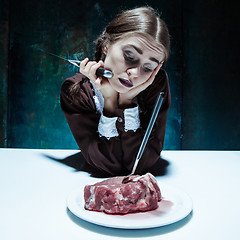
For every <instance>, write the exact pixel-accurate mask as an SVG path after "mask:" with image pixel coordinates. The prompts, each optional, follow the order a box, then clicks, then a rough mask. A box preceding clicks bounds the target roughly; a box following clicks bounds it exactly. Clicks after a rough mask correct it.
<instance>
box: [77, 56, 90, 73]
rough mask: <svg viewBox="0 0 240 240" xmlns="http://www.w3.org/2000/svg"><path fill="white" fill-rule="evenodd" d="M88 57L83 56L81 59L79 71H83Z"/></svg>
mask: <svg viewBox="0 0 240 240" xmlns="http://www.w3.org/2000/svg"><path fill="white" fill-rule="evenodd" d="M88 61H89V59H88V58H85V59H84V60H82V61H81V63H80V67H79V72H81V73H83V71H84V69H85V66H86V64H87V63H88Z"/></svg>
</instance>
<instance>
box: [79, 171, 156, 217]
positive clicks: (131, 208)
mask: <svg viewBox="0 0 240 240" xmlns="http://www.w3.org/2000/svg"><path fill="white" fill-rule="evenodd" d="M123 178H124V177H113V178H109V179H107V180H104V181H101V182H98V183H95V184H94V185H86V186H85V188H84V200H85V209H87V210H93V211H99V212H106V213H110V214H126V213H131V212H138V211H150V210H153V209H156V208H157V207H158V202H160V201H161V192H160V189H159V186H158V184H157V181H156V179H155V177H154V176H153V175H152V174H150V173H147V174H145V175H143V176H139V175H133V176H131V177H130V180H129V181H128V182H127V183H124V184H123V183H122V180H123Z"/></svg>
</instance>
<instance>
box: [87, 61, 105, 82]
mask: <svg viewBox="0 0 240 240" xmlns="http://www.w3.org/2000/svg"><path fill="white" fill-rule="evenodd" d="M101 66H102V62H98V63H96V64H94V65H92V66H91V69H90V71H89V76H90V77H91V78H95V79H96V78H97V75H96V71H97V69H98V68H100V67H101Z"/></svg>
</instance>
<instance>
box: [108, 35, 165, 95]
mask: <svg viewBox="0 0 240 240" xmlns="http://www.w3.org/2000/svg"><path fill="white" fill-rule="evenodd" d="M105 54H106V58H105V61H104V68H105V69H108V70H110V71H111V72H112V73H113V77H112V78H111V79H109V82H110V84H111V86H112V88H113V89H114V90H115V91H117V92H119V93H126V92H128V91H130V90H131V89H132V88H135V87H137V86H139V85H141V84H142V83H144V82H146V81H147V80H148V79H149V77H150V76H151V74H152V72H153V71H154V69H155V68H156V67H157V66H158V65H159V64H163V61H162V59H163V52H162V51H161V50H160V49H159V48H157V47H156V46H154V45H153V44H151V43H150V41H149V40H147V39H146V38H144V37H139V36H138V37H134V36H130V37H125V38H123V39H120V40H118V41H117V42H115V43H113V44H111V45H110V46H108V48H107V50H106V51H105Z"/></svg>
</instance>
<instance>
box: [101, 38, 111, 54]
mask: <svg viewBox="0 0 240 240" xmlns="http://www.w3.org/2000/svg"><path fill="white" fill-rule="evenodd" d="M109 46H110V42H109V40H108V39H106V40H105V42H104V43H103V49H102V51H103V53H104V54H105V55H107V51H108V48H109Z"/></svg>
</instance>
